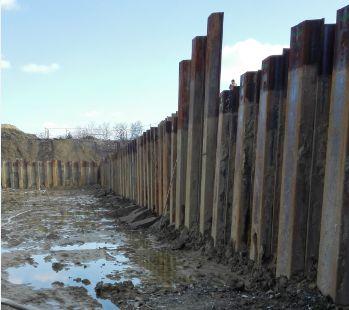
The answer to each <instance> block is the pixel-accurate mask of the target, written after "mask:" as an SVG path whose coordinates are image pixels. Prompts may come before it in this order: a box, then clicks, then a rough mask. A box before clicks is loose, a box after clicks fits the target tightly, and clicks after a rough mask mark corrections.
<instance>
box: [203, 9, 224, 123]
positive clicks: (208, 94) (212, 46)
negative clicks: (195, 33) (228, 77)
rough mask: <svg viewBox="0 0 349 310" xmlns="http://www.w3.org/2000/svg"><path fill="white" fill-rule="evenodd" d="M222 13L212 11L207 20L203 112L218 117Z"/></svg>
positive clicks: (208, 115)
mask: <svg viewBox="0 0 349 310" xmlns="http://www.w3.org/2000/svg"><path fill="white" fill-rule="evenodd" d="M223 18H224V13H212V14H211V15H210V16H209V18H208V21H207V41H206V42H207V44H206V64H205V66H206V75H205V109H207V111H205V113H206V114H207V117H218V112H219V90H220V77H221V59H222V39H223Z"/></svg>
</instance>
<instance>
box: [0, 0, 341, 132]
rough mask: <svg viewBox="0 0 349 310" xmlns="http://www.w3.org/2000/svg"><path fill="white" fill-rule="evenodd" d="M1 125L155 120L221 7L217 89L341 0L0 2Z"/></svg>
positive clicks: (169, 105) (169, 107)
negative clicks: (193, 47) (194, 44)
mask: <svg viewBox="0 0 349 310" xmlns="http://www.w3.org/2000/svg"><path fill="white" fill-rule="evenodd" d="M1 1H2V16H1V17H2V18H1V28H2V29H1V30H2V33H1V34H2V36H1V44H2V46H1V55H2V56H1V57H2V61H1V65H2V70H1V71H2V78H1V95H2V100H1V101H2V111H1V115H2V119H1V122H2V123H11V124H14V125H16V126H17V127H19V128H20V129H22V130H24V131H27V132H33V133H38V132H40V131H43V130H44V127H76V126H84V125H86V124H88V123H90V122H94V123H96V124H99V123H102V122H110V123H118V122H127V123H130V122H134V121H137V120H140V121H142V122H143V123H144V124H145V126H149V124H152V125H156V124H157V123H158V122H159V121H161V120H162V119H163V118H165V117H166V116H169V115H171V113H173V112H175V111H176V109H177V95H178V62H179V61H181V60H183V59H189V58H190V55H191V40H192V38H193V37H195V36H197V35H205V33H206V22H207V17H208V16H209V14H210V13H212V12H218V11H221V12H224V13H225V16H224V36H223V65H222V86H221V88H222V89H224V88H226V87H227V86H228V85H229V80H230V78H235V79H239V75H240V74H242V73H243V72H244V71H246V70H255V69H258V67H259V66H260V63H261V60H262V59H263V58H265V57H266V56H268V55H270V54H275V53H279V52H281V49H282V47H284V46H288V45H289V37H290V28H291V27H292V26H293V25H296V24H297V23H299V22H301V21H302V20H305V19H313V18H325V19H326V22H328V23H333V22H335V16H336V10H337V9H339V8H341V7H343V6H345V5H346V4H347V0H346V1H344V0H307V1H304V0H303V1H300V0H294V1H275V0H273V1H271V0H264V1H256V0H255V1H252V0H245V1H233V0H230V1H225V0H200V1H199V0H177V1H165V0H162V1H161V0H148V1H145V0H144V1H142V0H138V1H136V0H127V1H126V0H69V1H68V0H60V1H53V0H51V1H47V0H16V1H15V0H1Z"/></svg>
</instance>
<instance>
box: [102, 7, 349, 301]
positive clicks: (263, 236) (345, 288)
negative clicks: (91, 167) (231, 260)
mask: <svg viewBox="0 0 349 310" xmlns="http://www.w3.org/2000/svg"><path fill="white" fill-rule="evenodd" d="M348 11H349V9H348V7H346V8H344V9H342V10H339V11H338V16H337V23H336V25H327V24H324V21H323V20H309V21H305V22H303V23H300V24H299V25H297V26H295V27H293V28H292V32H291V46H290V49H284V51H283V54H282V55H277V56H270V57H268V58H267V59H265V60H264V61H263V63H262V70H260V71H255V72H247V73H245V74H244V75H243V76H242V77H241V83H240V87H235V88H234V89H233V90H229V91H224V92H222V93H221V94H220V93H219V90H220V85H219V81H220V67H221V51H222V33H223V14H222V13H214V14H212V15H211V16H210V17H209V19H208V27H207V36H201V37H195V38H194V39H193V41H192V57H191V59H190V60H184V61H182V62H180V64H179V96H178V114H175V115H172V116H171V117H168V118H167V119H166V120H164V121H162V122H161V123H160V124H159V126H158V127H154V128H151V129H149V130H148V131H147V132H145V133H144V134H143V135H142V136H141V137H139V138H137V139H136V140H135V142H132V143H134V144H135V146H134V148H133V151H131V152H130V150H126V148H125V147H124V148H122V150H119V152H118V155H116V156H121V157H125V158H126V160H125V159H124V160H123V159H122V158H120V159H119V160H120V163H119V166H117V167H116V169H115V170H114V173H116V174H118V175H119V174H120V175H122V176H123V178H124V179H125V180H124V181H125V182H128V183H127V184H129V185H126V186H129V188H128V189H127V188H126V191H125V189H124V191H122V190H121V189H118V191H117V193H121V194H122V195H124V196H125V197H128V198H130V197H134V199H135V200H136V201H137V203H138V204H139V205H142V206H144V207H147V208H149V209H151V210H153V211H154V212H156V213H157V214H159V215H161V214H166V215H168V216H169V219H170V222H171V223H173V224H175V226H176V227H177V228H180V227H182V226H186V227H187V228H188V229H195V230H199V231H200V232H201V233H202V234H203V235H205V236H208V237H212V239H213V242H214V245H215V246H216V247H217V248H219V247H227V246H228V247H232V248H233V250H234V251H235V252H244V253H246V254H247V255H248V256H249V257H250V258H251V259H253V260H255V261H256V262H257V263H259V264H261V263H264V262H275V263H276V274H277V275H278V276H280V275H285V276H287V277H292V276H294V275H296V274H299V273H301V274H304V275H306V276H308V277H310V278H314V276H315V275H316V273H317V284H318V286H319V288H320V290H321V291H322V292H323V293H324V294H328V295H330V296H331V297H332V298H333V299H334V300H335V302H337V303H339V304H349V300H348V298H349V294H348V292H349V270H348V269H349V268H348V265H349V253H348V251H349V250H348V249H349V247H348V243H349V240H348V238H349V237H348V236H349V233H348V230H349V210H348V206H349V203H348V202H349V201H348V200H349V190H348V188H349V181H348V178H349V174H348V173H349V172H348V171H349V170H348V169H347V166H348V160H349V157H348V147H349V146H348V145H347V144H348V143H349V142H348V134H349V132H348V130H349V128H348V117H349V98H348V96H349V77H348V67H349V47H348V46H349V37H348V36H349V14H348ZM125 150H126V153H125ZM133 163H135V164H134V165H135V166H134V167H132V166H133ZM132 169H136V171H134V170H132ZM103 171H104V172H105V173H108V175H109V176H110V175H111V174H112V172H108V169H102V172H103ZM115 171H116V172H115ZM103 179H104V178H103V176H102V180H103ZM107 179H108V178H107ZM121 180H123V179H122V178H121ZM120 186H121V188H123V187H125V185H123V184H121V183H120ZM130 189H131V192H130ZM132 195H133V196H132Z"/></svg>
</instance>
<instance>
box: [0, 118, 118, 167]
mask: <svg viewBox="0 0 349 310" xmlns="http://www.w3.org/2000/svg"><path fill="white" fill-rule="evenodd" d="M115 148H116V142H115V141H103V140H98V139H94V138H89V139H40V138H38V137H37V136H36V135H33V134H27V133H25V132H23V131H21V130H19V129H18V128H17V127H15V126H13V125H10V124H4V125H1V158H2V160H16V159H24V160H29V161H39V160H42V161H44V160H52V159H57V160H62V161H70V160H72V161H77V160H87V161H92V160H95V161H98V160H100V159H101V158H102V157H104V156H106V155H107V154H108V153H110V152H113V151H115Z"/></svg>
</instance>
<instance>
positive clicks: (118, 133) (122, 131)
mask: <svg viewBox="0 0 349 310" xmlns="http://www.w3.org/2000/svg"><path fill="white" fill-rule="evenodd" d="M113 132H114V138H115V140H117V141H126V140H127V138H128V126H127V124H126V123H116V124H115V125H114V128H113Z"/></svg>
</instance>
